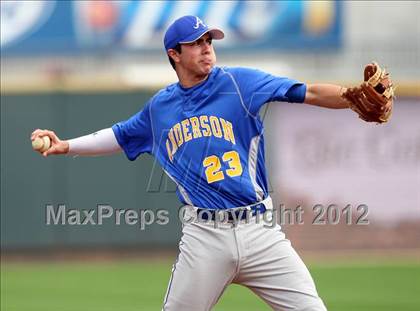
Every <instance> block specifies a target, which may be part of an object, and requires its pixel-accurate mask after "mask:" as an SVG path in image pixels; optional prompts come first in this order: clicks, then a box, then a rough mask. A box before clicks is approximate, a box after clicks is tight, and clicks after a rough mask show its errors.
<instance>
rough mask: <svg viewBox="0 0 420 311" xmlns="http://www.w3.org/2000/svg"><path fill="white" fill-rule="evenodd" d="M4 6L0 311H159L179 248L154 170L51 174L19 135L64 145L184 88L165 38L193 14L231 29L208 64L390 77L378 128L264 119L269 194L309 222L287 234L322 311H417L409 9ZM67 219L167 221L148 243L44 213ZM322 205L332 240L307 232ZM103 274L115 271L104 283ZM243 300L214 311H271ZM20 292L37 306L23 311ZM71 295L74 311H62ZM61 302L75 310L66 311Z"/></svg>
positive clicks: (57, 161)
mask: <svg viewBox="0 0 420 311" xmlns="http://www.w3.org/2000/svg"><path fill="white" fill-rule="evenodd" d="M0 5H1V41H0V47H1V259H2V283H1V284H2V289H1V290H2V291H1V293H2V302H1V307H2V310H3V309H4V310H41V309H42V310H48V309H51V310H57V309H59V310H67V309H68V310H96V309H98V310H99V309H101V310H104V309H106V308H104V306H103V305H101V304H100V303H99V304H98V301H105V302H106V303H107V304H108V305H110V306H112V305H113V304H115V306H118V309H119V310H155V309H158V308H159V306H160V304H161V301H162V299H163V295H164V294H165V289H166V284H167V281H168V280H169V276H170V265H171V263H172V262H173V261H174V260H175V257H176V254H177V246H178V244H177V243H178V240H179V238H180V235H181V224H180V222H179V221H178V215H177V211H178V208H179V207H180V204H179V202H178V200H177V198H176V194H175V185H174V184H173V183H172V182H171V181H170V180H169V178H167V177H166V175H164V173H163V172H162V170H161V169H160V168H159V167H158V166H156V163H155V162H154V159H153V158H151V157H150V156H148V155H143V156H141V158H140V159H138V160H137V161H134V162H130V161H128V160H127V159H126V158H125V156H124V155H122V154H119V155H114V156H110V157H95V158H83V157H76V158H73V157H64V156H63V157H49V158H47V159H45V158H42V157H41V156H40V155H39V154H37V153H35V152H33V151H32V149H31V144H30V139H29V137H30V133H31V132H32V131H33V130H34V129H36V128H47V129H53V130H55V131H56V133H57V134H58V135H59V136H60V137H61V138H64V139H67V138H73V137H77V136H81V135H85V134H89V133H92V132H94V131H96V130H99V129H102V128H106V127H109V126H111V125H112V124H114V123H116V122H118V121H121V120H125V119H127V118H128V117H130V116H131V115H132V114H134V113H136V112H137V111H138V110H140V109H141V108H142V107H143V105H144V104H145V103H146V101H147V100H148V99H149V98H150V97H151V96H152V95H153V94H154V93H155V92H156V91H157V90H159V89H160V88H162V87H164V86H166V85H167V84H170V83H174V82H176V81H177V79H176V75H175V72H174V71H173V70H172V68H171V67H170V65H169V62H168V59H167V56H166V55H165V52H164V49H163V43H162V41H163V34H164V32H165V30H166V28H167V26H168V25H169V24H170V23H171V22H172V21H174V20H175V19H176V18H178V17H180V16H182V15H188V14H191V15H197V16H200V17H201V18H202V19H203V20H204V21H205V22H206V23H207V24H209V25H214V26H217V27H220V28H222V29H223V30H224V31H225V34H226V38H225V39H224V40H222V41H217V42H215V43H214V45H215V49H216V53H217V57H218V65H219V66H222V65H223V66H224V65H226V66H247V67H253V68H259V69H262V70H265V71H267V72H270V73H273V74H276V75H279V76H287V77H290V78H294V79H298V80H301V81H304V82H308V83H310V82H325V83H336V84H343V85H346V86H352V85H356V84H358V83H360V81H361V79H362V70H363V67H364V65H365V64H367V63H369V62H371V61H373V60H375V61H377V62H378V63H380V64H382V65H385V66H386V67H387V68H388V70H389V71H390V72H391V73H392V77H393V80H394V84H395V85H396V86H397V89H396V96H397V98H396V100H395V107H394V113H393V117H392V119H391V121H390V122H389V123H387V124H385V125H381V126H379V125H375V124H367V123H365V122H363V121H361V120H360V119H358V118H357V115H356V114H355V113H353V112H352V111H350V110H345V111H344V110H339V111H332V110H326V109H320V108H316V107H309V106H307V105H302V106H301V105H292V104H288V103H270V104H268V105H266V106H265V107H264V108H263V109H262V111H261V116H262V118H264V120H265V121H264V123H265V127H266V130H265V139H266V142H265V149H266V160H267V167H268V172H269V183H270V192H271V196H272V197H273V199H274V204H275V206H277V207H279V206H283V207H284V208H286V209H290V210H294V209H296V208H297V207H301V208H303V210H304V214H303V223H298V222H297V221H294V220H293V219H289V218H287V217H286V218H285V219H284V223H283V224H282V225H283V229H284V231H285V232H286V234H287V236H288V238H289V239H290V240H291V241H292V244H293V245H294V246H295V248H296V249H297V250H298V252H299V253H300V254H301V256H302V257H303V259H304V260H305V262H308V263H309V266H310V269H311V272H312V273H313V275H314V278H315V281H316V283H317V284H318V289H319V291H320V293H321V295H322V296H323V297H325V298H324V300H325V301H326V304H327V306H328V307H329V308H330V309H331V310H376V309H378V310H396V309H398V310H418V308H419V307H420V301H419V299H418V298H415V296H416V295H414V292H416V291H419V290H420V284H419V283H420V281H419V280H420V122H419V121H418V118H419V116H420V20H419V13H418V12H420V3H418V2H416V1H395V2H394V1H383V2H380V1H372V2H368V1H354V2H353V1H345V2H332V1H331V2H330V1H255V2H254V1H246V2H242V1H1V2H0ZM60 204H61V205H63V204H64V205H65V206H66V207H67V208H68V209H75V210H79V211H83V210H92V209H96V208H97V206H98V204H105V205H110V206H112V207H113V208H114V209H134V210H146V209H149V210H153V211H157V210H158V209H167V210H169V217H170V221H169V223H168V224H167V225H164V226H161V225H158V224H153V225H149V226H146V228H145V230H141V228H140V227H139V225H138V224H137V225H128V224H121V225H116V224H115V223H114V222H113V221H112V220H111V219H110V220H109V221H107V220H105V221H104V223H103V225H84V226H83V225H79V226H78V225H68V224H67V225H47V224H46V206H47V205H52V206H53V207H54V208H57V207H58V206H59V205H60ZM331 205H333V207H329V206H331ZM316 206H321V207H322V210H324V211H325V213H323V214H322V215H319V216H320V219H321V220H325V224H322V225H314V224H313V222H314V220H315V217H316V216H317V214H319V211H320V210H319V209H317V208H316ZM360 206H362V207H360ZM363 206H365V207H367V208H364V207H363ZM346 207H347V209H345V208H346ZM365 209H366V211H367V213H366V214H363V212H364V211H365ZM328 211H331V212H330V214H329V213H328ZM345 211H350V213H351V214H350V216H348V212H347V214H346V213H345ZM346 217H350V218H346ZM348 219H350V220H351V221H348ZM360 219H362V220H367V222H366V221H364V222H363V224H361V222H360V221H358V220H360ZM74 261H75V262H76V263H74ZM85 261H86V262H85ZM133 261H134V263H133ZM69 262H71V264H70V263H69ZM81 262H85V263H84V264H82V263H81ZM97 262H101V263H104V262H105V263H107V264H108V263H109V264H110V266H108V265H106V264H105V265H104V266H100V268H98V266H97ZM115 262H118V263H121V262H124V263H125V264H116V263H115ZM349 262H351V263H349ZM360 262H363V263H364V264H363V265H361V264H360ZM45 263H47V264H45ZM40 267H43V268H40ZM332 267H336V268H332ZM354 267H356V268H354ZM382 268H383V269H382ZM42 269H49V270H42ZM95 269H103V271H102V270H95ZM352 269H356V270H352ZM40 271H42V272H40ZM75 271H77V272H75ZM350 271H351V272H350ZM102 272H103V273H102ZM358 273H360V274H358ZM375 273H377V274H375ZM394 276H395V278H394ZM381 277H386V278H388V279H383V278H381ZM352 278H353V281H354V283H352V282H353V281H351V279H352ZM29 279H30V280H29ZM37 280H38V281H37ZM110 280H111V281H110ZM375 281H376V282H377V283H369V282H375ZM31 282H33V283H31ZM39 282H42V284H44V285H45V287H42V286H41V288H40V286H39V284H40V283H39ZM92 282H93V283H92ZM109 282H111V283H112V284H118V285H116V287H117V288H119V289H120V291H118V290H116V289H115V286H110V287H112V288H113V291H112V292H106V290H109V288H110V287H109V286H107V285H104V284H109ZM81 283H82V284H85V285H86V287H80V284H81ZM46 284H48V285H46ZM69 284H70V285H69ZM337 284H339V285H337ZM384 284H393V285H394V286H395V287H394V288H393V289H392V290H391V289H390V288H389V287H387V286H388V285H387V286H385V285H384ZM403 284H404V285H406V287H403ZM99 285H102V286H105V288H102V287H100V286H99ZM353 285H354V286H353ZM49 286H50V287H49ZM57 286H58V287H57ZM69 286H70V287H69ZM98 286H99V288H101V290H99V289H98ZM346 286H347V287H346ZM389 286H391V285H389ZM355 287H356V288H358V290H359V291H358V293H359V294H360V295H359V294H357V295H359V296H357V295H356V296H354V295H355V294H354V290H355ZM42 288H44V291H43V290H42ZM47 288H48V289H56V292H55V293H56V295H57V296H56V299H52V298H51V295H49V296H48V298H45V297H47V296H45V294H46V293H47V292H49V293H51V292H50V291H48V290H47ZM82 288H83V289H82ZM337 288H339V289H337ZM403 288H404V289H403ZM60 289H61V291H60ZM95 289H98V292H93V291H95ZM241 290H242V289H233V290H231V291H229V292H228V294H227V295H226V298H222V301H221V302H220V303H219V304H218V307H216V308H217V310H268V309H267V307H265V306H264V305H262V304H257V303H259V302H255V300H257V299H256V298H255V297H254V296H250V298H246V299H245V298H241V297H244V296H243V294H242V292H241ZM340 290H341V292H340ZM104 291H105V293H109V295H108V294H105V295H103V293H104ZM375 291H377V294H378V297H381V299H379V298H378V299H379V300H381V301H382V302H381V303H379V304H378V303H376V304H375V303H372V300H375V301H376V300H378V299H376V298H372V297H375V295H374V294H373V293H375ZM22 292H24V293H25V295H27V297H28V301H29V302H30V303H28V304H25V303H24V302H23V301H26V300H22V299H20V298H19V297H21V295H22ZM71 293H74V295H77V297H78V299H72V300H71V299H69V297H71V295H72V294H71ZM101 293H102V294H101ZM352 293H353V296H352ZM60 295H62V297H61V298H63V299H64V298H66V299H69V303H67V304H66V306H65V307H63V306H61V307H60V308H59V307H57V306H58V305H59V301H62V300H61V299H59V298H58V297H60ZM247 295H248V293H247ZM382 296H383V297H385V298H383V297H382ZM109 297H114V298H115V297H117V298H115V299H111V298H109ZM133 297H134V298H133ZM223 297H225V296H223ZM238 297H239V298H238ZM246 297H248V296H246ZM244 299H245V300H244ZM247 299H249V301H248V300H247ZM238 301H240V302H241V303H243V302H244V301H245V302H246V303H244V304H243V305H240V304H238ZM254 303H255V304H254ZM388 307H389V309H387V308H388ZM109 308H111V307H109ZM264 308H265V309H264ZM111 309H115V308H111Z"/></svg>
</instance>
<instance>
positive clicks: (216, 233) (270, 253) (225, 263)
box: [162, 199, 326, 311]
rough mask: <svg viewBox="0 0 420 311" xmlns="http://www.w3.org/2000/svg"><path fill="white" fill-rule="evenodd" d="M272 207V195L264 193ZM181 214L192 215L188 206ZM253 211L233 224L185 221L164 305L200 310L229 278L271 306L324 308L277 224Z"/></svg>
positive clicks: (171, 309)
mask: <svg viewBox="0 0 420 311" xmlns="http://www.w3.org/2000/svg"><path fill="white" fill-rule="evenodd" d="M265 201H267V202H265V203H266V207H267V209H272V202H271V199H266V200H265ZM185 216H186V217H194V216H196V208H195V207H192V206H188V207H187V209H186V213H185ZM271 227H272V228H268V226H267V223H264V222H263V221H262V220H260V221H257V219H256V218H255V217H253V218H251V219H250V221H249V222H248V223H246V222H245V221H241V222H239V223H237V224H236V226H234V225H233V224H230V223H225V224H220V223H219V224H218V225H217V227H216V228H215V224H214V222H213V221H209V222H207V223H206V222H203V221H195V222H192V223H188V224H184V226H183V230H182V232H183V235H182V238H181V241H180V243H179V250H180V252H179V254H178V258H177V260H176V262H175V264H174V265H173V268H172V275H171V279H170V281H169V285H168V289H167V292H166V295H165V299H164V305H163V309H162V310H164V311H201V310H202V311H205V310H211V308H212V307H213V306H214V305H215V304H216V303H217V301H218V300H219V298H220V296H221V295H222V294H223V292H224V290H225V289H226V287H227V286H228V285H229V284H231V283H236V284H241V285H244V286H246V287H248V288H249V289H251V290H252V291H253V292H254V293H255V294H256V295H258V296H259V297H260V298H261V299H263V300H264V301H265V302H266V303H267V304H268V305H270V306H271V307H272V308H273V310H282V311H286V310H301V311H309V310H310V311H325V310H326V308H325V306H324V304H323V302H322V300H321V299H320V298H319V296H318V293H317V291H316V288H315V284H314V282H313V280H312V277H311V275H310V274H309V271H308V269H307V268H306V266H305V264H304V263H303V261H302V260H301V259H300V257H299V255H298V254H297V253H296V252H295V250H294V249H293V247H292V246H291V245H290V241H289V240H287V239H286V238H285V235H284V233H283V232H282V231H281V229H280V226H279V225H275V226H271Z"/></svg>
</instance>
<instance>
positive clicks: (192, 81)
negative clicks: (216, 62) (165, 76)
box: [177, 72, 209, 88]
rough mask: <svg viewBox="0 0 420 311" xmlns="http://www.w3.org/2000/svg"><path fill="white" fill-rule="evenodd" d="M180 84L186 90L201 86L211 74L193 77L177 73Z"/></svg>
mask: <svg viewBox="0 0 420 311" xmlns="http://www.w3.org/2000/svg"><path fill="white" fill-rule="evenodd" d="M177 76H178V80H179V83H180V84H181V86H182V87H184V88H190V87H193V86H195V85H197V84H200V83H201V82H203V81H204V80H206V79H207V78H208V76H209V74H206V75H192V74H183V73H182V72H177Z"/></svg>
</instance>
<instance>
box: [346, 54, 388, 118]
mask: <svg viewBox="0 0 420 311" xmlns="http://www.w3.org/2000/svg"><path fill="white" fill-rule="evenodd" d="M341 96H342V97H343V98H345V99H347V101H349V102H350V108H351V109H352V110H353V111H355V112H356V113H357V114H358V115H359V118H361V119H362V120H365V121H366V122H377V123H384V122H387V121H388V120H389V119H390V117H391V114H392V107H393V100H394V86H393V85H392V81H391V77H390V75H389V73H388V72H386V70H385V69H382V68H381V67H380V66H379V65H378V64H377V63H375V62H373V63H371V64H368V65H366V66H365V71H364V82H363V83H362V84H361V85H360V86H357V87H353V88H348V89H346V90H345V91H344V92H343V93H342V94H341Z"/></svg>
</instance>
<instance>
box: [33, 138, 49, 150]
mask: <svg viewBox="0 0 420 311" xmlns="http://www.w3.org/2000/svg"><path fill="white" fill-rule="evenodd" d="M50 147H51V140H50V137H49V136H42V137H37V138H35V139H34V140H33V141H32V148H33V149H34V150H36V151H39V152H44V151H46V150H48V149H49V148H50Z"/></svg>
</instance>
